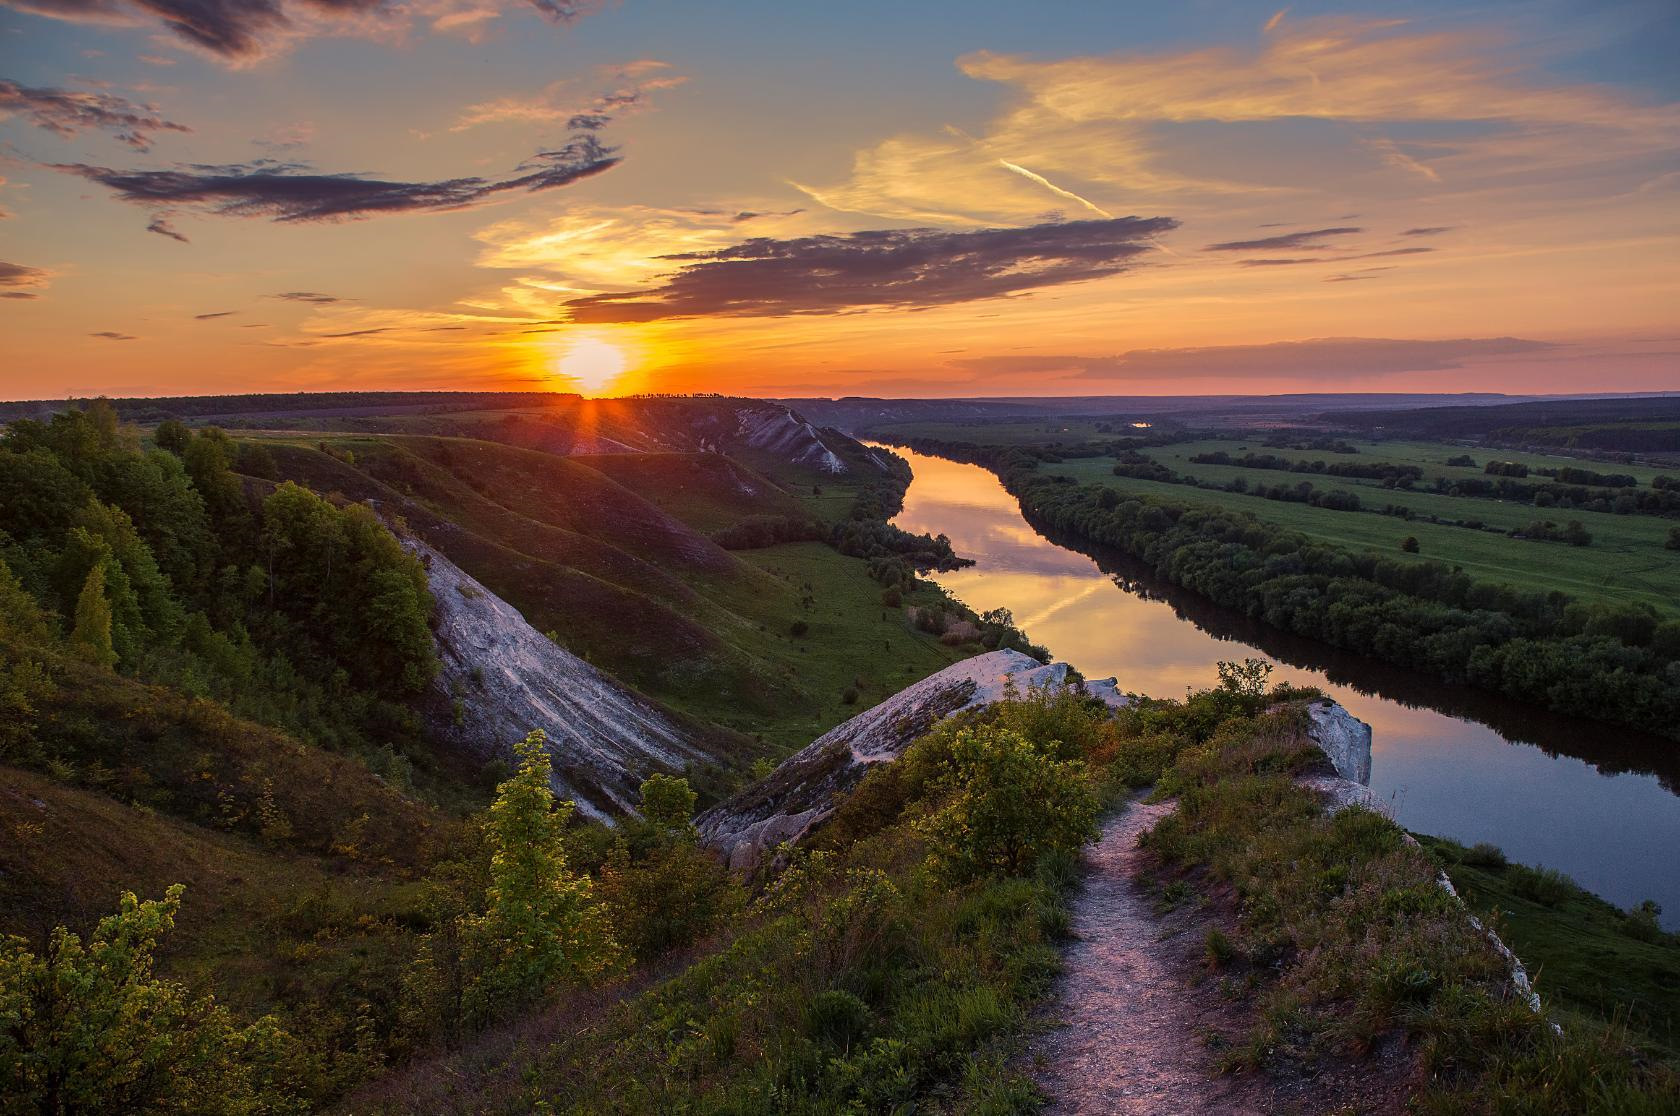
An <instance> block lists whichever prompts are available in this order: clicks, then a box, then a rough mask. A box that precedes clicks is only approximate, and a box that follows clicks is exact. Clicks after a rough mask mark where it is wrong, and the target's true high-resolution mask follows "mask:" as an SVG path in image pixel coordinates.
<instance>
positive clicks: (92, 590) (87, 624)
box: [70, 562, 117, 668]
mask: <svg viewBox="0 0 1680 1116" xmlns="http://www.w3.org/2000/svg"><path fill="white" fill-rule="evenodd" d="M70 647H71V649H72V650H73V651H75V653H76V655H77V657H78V658H82V659H86V660H87V661H88V662H90V663H97V664H98V665H99V666H102V667H107V668H109V667H114V666H116V665H117V652H116V650H115V649H114V648H113V647H112V646H111V602H110V601H108V600H106V599H105V563H103V562H96V563H94V566H93V568H92V569H91V570H89V571H88V575H87V580H86V581H84V582H82V592H81V595H80V596H79V597H77V598H76V626H75V628H74V629H72V630H71V632H70Z"/></svg>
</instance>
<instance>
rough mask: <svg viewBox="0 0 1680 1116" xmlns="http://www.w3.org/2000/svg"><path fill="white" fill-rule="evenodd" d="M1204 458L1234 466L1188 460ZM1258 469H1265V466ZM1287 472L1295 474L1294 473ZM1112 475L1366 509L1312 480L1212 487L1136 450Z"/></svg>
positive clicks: (1236, 481)
mask: <svg viewBox="0 0 1680 1116" xmlns="http://www.w3.org/2000/svg"><path fill="white" fill-rule="evenodd" d="M1251 456H1252V455H1251ZM1204 457H1221V458H1226V460H1224V461H1217V462H1213V463H1214V464H1219V465H1227V464H1235V463H1237V462H1232V461H1230V459H1229V455H1227V454H1225V453H1223V452H1220V453H1211V454H1201V455H1199V456H1197V457H1194V458H1191V460H1192V461H1200V460H1202V458H1204ZM1270 460H1274V461H1281V460H1282V459H1281V458H1271V459H1270ZM1319 464H1320V465H1322V464H1323V462H1319ZM1259 467H1260V468H1267V466H1259ZM1290 471H1291V472H1295V471H1297V470H1290ZM1112 472H1113V474H1114V475H1115V476H1117V477H1130V478H1132V479H1134V480H1151V481H1159V482H1160V483H1162V484H1182V485H1187V486H1189V487H1191V488H1216V489H1219V490H1221V491H1224V492H1236V493H1241V494H1245V495H1248V496H1258V497H1259V498H1260V499H1262V500H1279V501H1282V502H1284V503H1289V504H1310V505H1311V506H1313V507H1315V508H1325V509H1327V510H1329V511H1364V510H1366V509H1365V507H1364V505H1363V504H1362V503H1361V502H1360V500H1359V496H1358V495H1357V494H1355V493H1352V492H1343V491H1341V490H1340V489H1329V490H1325V489H1320V488H1318V487H1316V486H1315V485H1314V484H1313V482H1312V481H1301V482H1300V483H1298V484H1253V485H1251V484H1250V483H1249V482H1248V480H1247V478H1244V477H1232V478H1231V479H1230V480H1229V481H1227V482H1225V483H1224V484H1222V485H1221V484H1215V483H1213V482H1212V481H1203V480H1198V479H1197V478H1195V477H1192V476H1190V475H1188V474H1186V473H1179V472H1175V471H1174V470H1172V469H1169V468H1167V466H1165V465H1162V464H1161V463H1160V462H1159V461H1156V460H1155V459H1154V458H1152V457H1148V456H1146V455H1144V454H1141V453H1138V452H1136V451H1135V450H1132V451H1128V452H1127V454H1126V456H1124V457H1122V458H1121V460H1120V461H1119V462H1118V463H1117V464H1116V465H1115V466H1114V469H1113V470H1112ZM1372 510H1375V509H1372ZM1383 512H1384V514H1395V513H1394V512H1392V510H1391V509H1388V508H1385V509H1383ZM1399 514H1401V515H1402V516H1404V517H1405V518H1410V516H1409V513H1406V512H1405V510H1404V509H1401V510H1400V513H1399Z"/></svg>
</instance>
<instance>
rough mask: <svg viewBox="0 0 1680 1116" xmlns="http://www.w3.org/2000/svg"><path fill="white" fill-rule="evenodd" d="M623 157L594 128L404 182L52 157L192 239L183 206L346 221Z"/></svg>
mask: <svg viewBox="0 0 1680 1116" xmlns="http://www.w3.org/2000/svg"><path fill="white" fill-rule="evenodd" d="M619 162H620V157H619V156H618V154H617V152H616V149H615V148H611V147H607V146H605V145H603V144H602V143H601V142H600V140H599V139H597V138H596V137H595V136H594V135H592V134H582V135H578V136H574V137H573V138H572V139H571V140H569V141H568V142H567V143H566V144H564V145H563V146H561V147H559V148H557V149H555V150H552V151H539V152H538V153H537V154H535V155H534V156H532V157H531V158H530V159H529V160H527V161H526V162H525V163H523V164H521V165H520V166H518V167H516V168H515V169H514V170H513V171H512V172H511V173H510V174H507V175H503V176H502V177H500V178H481V177H477V176H472V177H465V178H446V179H441V180H438V181H433V182H402V181H391V180H386V179H377V178H368V177H365V176H363V175H360V174H323V173H321V172H319V171H316V170H315V169H314V168H312V167H310V166H309V165H307V164H304V163H282V162H277V161H275V160H272V159H258V160H255V161H253V162H249V163H232V164H225V165H211V164H199V163H194V164H188V165H184V166H177V167H176V168H174V169H172V170H116V169H113V168H111V167H102V166H92V165H89V164H87V163H53V164H49V165H50V166H51V167H52V168H53V169H54V170H58V171H63V172H64V173H66V174H72V175H75V176H77V177H78V178H84V179H86V180H87V181H89V182H94V183H97V184H99V185H101V186H104V187H106V188H107V189H109V190H110V191H111V192H112V193H113V194H114V195H115V196H116V198H117V200H119V201H123V202H127V203H129V204H131V205H137V206H141V207H144V208H146V209H149V210H151V211H152V213H153V221H152V224H151V225H149V226H148V231H151V232H156V233H161V234H162V235H164V236H169V237H173V238H174V239H176V240H185V239H186V238H185V237H184V236H182V235H181V234H180V233H179V232H178V231H176V230H175V228H174V227H173V226H172V225H171V224H169V223H168V221H167V220H166V219H167V218H168V217H170V216H171V215H173V214H175V213H177V212H181V211H187V212H194V213H199V214H205V215H210V216H216V217H245V218H267V219H269V220H271V221H277V222H282V223H285V222H300V221H341V220H347V219H354V218H363V217H374V216H383V215H389V214H393V213H419V212H440V211H446V210H456V209H467V208H471V207H473V206H478V205H484V204H487V203H489V202H492V201H496V200H498V199H500V198H502V197H504V196H506V195H508V194H510V193H513V192H527V193H534V192H536V191H540V190H551V189H554V188H556V187H560V186H567V185H570V184H571V183H573V182H577V181H579V180H581V179H584V178H588V177H590V176H592V175H597V174H600V173H602V172H603V171H607V170H610V169H612V168H613V167H615V166H617V165H618V163H619Z"/></svg>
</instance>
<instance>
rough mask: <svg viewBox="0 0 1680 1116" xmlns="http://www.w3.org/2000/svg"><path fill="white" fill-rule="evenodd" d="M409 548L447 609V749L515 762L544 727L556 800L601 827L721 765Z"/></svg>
mask: <svg viewBox="0 0 1680 1116" xmlns="http://www.w3.org/2000/svg"><path fill="white" fill-rule="evenodd" d="M403 545H404V546H406V547H407V548H408V549H409V550H411V551H413V552H414V553H415V554H416V555H417V556H419V558H420V560H421V562H422V563H423V564H424V565H425V566H426V576H427V580H428V582H429V584H430V586H431V590H432V596H433V597H434V598H435V600H436V602H437V607H436V610H435V612H434V614H433V620H434V623H433V631H434V634H435V636H436V639H437V650H438V658H439V659H440V660H441V662H442V670H441V671H439V673H438V677H437V679H436V681H435V682H434V684H433V685H434V687H435V688H436V690H437V693H436V694H435V695H434V703H435V705H436V706H437V708H438V709H440V710H441V712H440V714H439V715H438V716H437V717H436V718H435V719H436V721H438V722H439V723H437V724H436V725H435V728H436V731H437V733H438V735H440V736H441V737H442V738H443V739H444V740H445V741H446V742H448V743H450V744H453V745H455V746H457V747H459V748H462V749H463V750H465V751H467V752H469V753H470V754H473V755H476V756H478V757H480V758H482V759H486V760H488V759H492V758H498V757H499V758H507V757H509V756H511V754H512V746H513V743H514V742H515V741H517V740H521V739H523V738H524V737H525V734H526V733H528V732H530V731H531V730H532V729H538V728H540V729H542V730H543V731H544V732H546V733H547V734H548V747H549V753H550V754H551V755H552V756H553V760H554V778H553V787H554V793H555V794H556V795H559V796H560V797H562V798H569V799H571V800H572V801H574V802H575V803H577V808H578V810H579V811H580V812H581V813H583V814H585V815H586V816H589V817H592V818H599V819H607V818H610V817H612V816H613V815H621V814H625V813H631V812H634V808H635V805H636V802H637V799H638V793H637V792H638V788H639V787H640V785H641V782H642V780H643V779H645V778H646V777H647V776H648V775H649V774H651V773H653V772H656V771H662V772H670V773H676V772H681V771H682V770H683V769H684V768H685V767H687V766H688V764H689V763H691V762H694V761H703V760H707V759H710V758H713V757H711V756H709V755H708V754H707V753H706V752H705V751H704V750H703V749H702V748H701V747H699V746H698V745H697V744H696V743H695V742H694V741H693V740H692V739H691V736H690V734H689V733H688V732H687V731H685V730H684V729H683V728H682V726H680V725H679V724H677V723H676V721H675V720H673V719H672V718H671V717H670V716H668V715H667V714H666V713H664V712H663V711H662V710H660V709H659V708H658V707H657V706H655V705H654V704H653V703H652V702H650V701H648V700H647V699H646V698H643V697H642V696H640V695H639V694H636V693H635V692H633V691H631V690H629V689H628V688H626V687H624V686H623V685H621V684H619V683H618V682H615V681H614V680H613V679H611V678H609V677H608V676H607V675H605V674H603V673H602V672H601V671H599V670H597V669H595V668H594V667H592V666H590V665H589V664H588V663H586V662H584V661H583V660H582V659H580V658H578V657H577V656H576V655H573V654H572V653H571V652H570V651H567V650H566V649H565V648H563V647H560V646H558V645H556V644H555V643H554V642H553V641H552V640H550V639H549V638H548V637H547V636H544V635H543V634H542V633H541V632H539V631H537V630H536V629H535V628H533V627H531V625H530V624H529V623H527V622H526V620H525V618H524V617H523V616H521V615H520V614H519V610H517V609H515V608H514V607H513V606H512V605H510V604H508V603H507V602H506V601H504V600H502V599H501V598H500V597H498V596H496V594H494V593H492V592H491V591H490V590H488V589H486V588H485V587H484V586H483V585H482V584H480V583H479V582H478V581H477V580H475V579H474V578H473V577H471V576H470V575H469V574H467V573H466V572H465V571H463V570H462V569H461V568H460V567H458V566H456V565H455V564H454V563H453V562H451V561H450V560H449V559H448V558H446V557H444V556H443V554H442V553H440V552H439V551H437V550H435V549H433V548H432V547H430V546H428V545H427V544H426V543H424V542H422V541H421V540H419V539H416V538H413V537H409V538H406V539H404V540H403Z"/></svg>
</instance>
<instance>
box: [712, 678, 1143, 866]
mask: <svg viewBox="0 0 1680 1116" xmlns="http://www.w3.org/2000/svg"><path fill="white" fill-rule="evenodd" d="M1068 671H1069V668H1068V665H1067V664H1066V663H1051V664H1048V665H1046V664H1043V663H1040V662H1039V661H1038V660H1037V659H1034V658H1032V657H1031V656H1029V655H1023V654H1022V653H1021V652H1019V651H992V652H990V653H988V654H985V655H976V656H975V657H974V658H972V659H964V660H963V661H962V662H960V663H954V664H952V665H951V666H948V667H946V668H945V669H944V670H942V671H940V672H939V673H937V674H932V675H929V676H928V677H926V678H924V679H922V680H921V681H920V682H917V683H915V684H914V685H912V686H908V687H906V688H905V689H903V690H900V691H899V692H898V693H896V694H894V695H893V696H892V697H890V698H888V699H887V700H886V701H883V702H881V703H880V704H879V705H877V706H875V707H873V708H871V709H868V710H865V711H864V712H862V713H859V714H858V715H857V716H856V717H853V718H852V719H851V720H849V721H847V722H845V723H844V724H841V725H839V726H837V727H835V728H834V729H832V730H830V731H829V732H828V733H826V734H825V735H823V736H821V737H819V738H818V739H817V740H816V741H814V742H813V743H811V744H810V745H808V746H807V747H806V748H805V749H804V750H802V751H800V752H798V753H796V754H795V755H793V756H791V757H789V758H788V759H787V760H784V761H783V762H782V764H781V765H780V766H778V767H777V768H776V770H775V771H773V772H771V773H770V775H769V776H768V777H767V778H765V779H763V780H761V781H759V782H758V783H755V784H754V785H753V786H751V787H748V788H747V789H746V790H744V791H742V792H741V793H740V794H737V795H736V796H734V797H733V798H730V799H728V800H726V801H724V802H721V803H719V804H718V805H716V806H714V807H712V808H711V809H710V810H707V811H706V812H705V813H703V814H701V815H700V817H699V819H698V820H697V825H698V826H699V829H700V836H701V839H702V840H703V841H705V842H706V843H707V844H708V845H710V846H712V847H713V848H716V849H718V850H720V851H722V852H724V853H725V854H727V855H728V857H729V861H730V864H731V865H732V866H734V867H737V868H744V867H747V866H750V865H751V864H753V863H754V862H755V861H756V860H757V859H758V857H759V855H760V854H761V853H762V852H764V851H765V850H766V849H773V848H775V847H776V846H777V845H779V844H781V843H782V842H783V841H796V840H798V839H799V838H801V837H803V836H804V835H805V834H806V833H808V832H810V830H811V829H812V828H813V827H814V826H816V825H818V824H820V823H821V822H822V821H823V820H824V819H826V818H827V817H828V816H829V815H830V814H831V813H833V812H834V808H835V807H836V806H837V805H838V804H839V802H840V799H841V798H843V797H844V796H845V794H846V793H847V792H848V791H850V790H851V789H852V788H853V787H855V786H856V785H857V784H858V783H859V782H860V781H861V780H862V779H863V776H864V774H865V773H866V772H867V771H868V769H869V768H870V766H871V765H873V764H877V763H883V762H887V761H890V760H895V759H897V758H898V757H899V756H901V755H903V754H904V749H906V748H907V747H909V746H910V744H911V743H912V742H913V741H915V740H916V738H917V737H920V736H921V735H923V734H924V733H926V732H927V731H928V729H930V728H932V727H933V725H934V724H935V723H936V722H938V721H939V720H940V719H941V718H943V717H948V716H950V715H951V714H953V713H956V712H958V711H960V710H964V709H978V708H981V707H983V706H986V705H991V704H993V703H995V702H998V701H1001V700H1003V699H1004V698H1005V697H1007V696H1008V695H1010V694H1012V693H1021V694H1024V693H1026V692H1027V691H1028V690H1029V689H1032V688H1035V687H1036V688H1043V687H1063V686H1067V685H1070V684H1071V683H1070V681H1069V673H1068ZM1085 692H1087V693H1089V694H1091V696H1093V697H1096V698H1098V699H1100V700H1102V701H1104V702H1106V703H1108V704H1109V705H1111V706H1115V707H1118V706H1121V705H1124V704H1125V702H1126V697H1125V695H1123V694H1121V693H1120V692H1119V689H1118V686H1117V684H1116V682H1115V680H1113V679H1109V680H1107V681H1104V682H1097V683H1087V684H1085Z"/></svg>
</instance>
